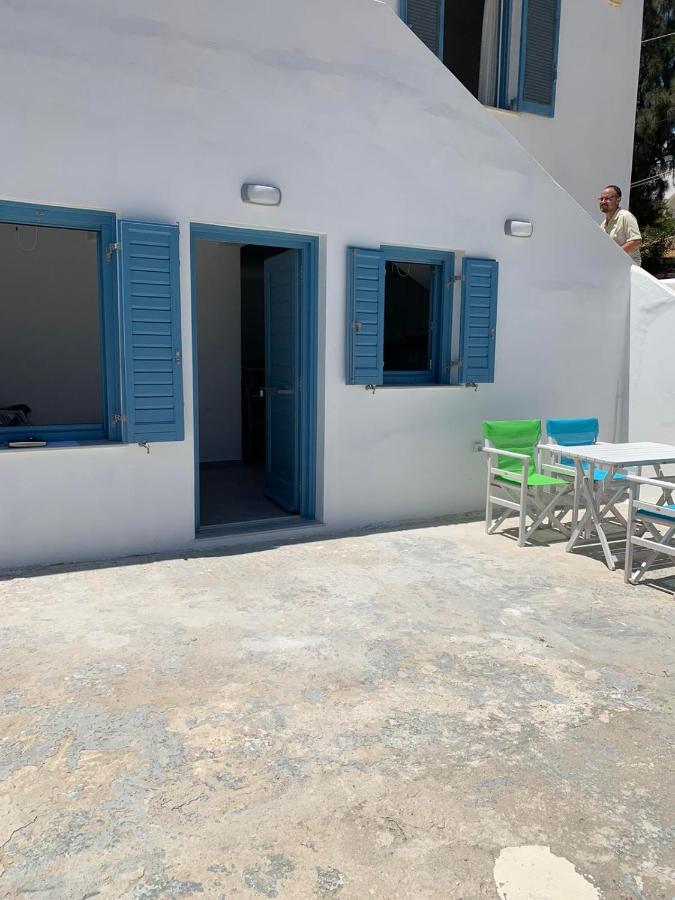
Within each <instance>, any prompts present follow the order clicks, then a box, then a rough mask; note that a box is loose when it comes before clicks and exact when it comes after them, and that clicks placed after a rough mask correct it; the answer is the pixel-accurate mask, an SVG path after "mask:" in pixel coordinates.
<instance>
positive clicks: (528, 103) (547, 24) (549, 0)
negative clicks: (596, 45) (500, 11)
mask: <svg viewBox="0 0 675 900" xmlns="http://www.w3.org/2000/svg"><path fill="white" fill-rule="evenodd" d="M559 30H560V0H523V17H522V26H521V34H520V74H519V78H518V109H520V110H523V111H524V112H530V113H536V114H537V115H540V116H553V114H554V110H555V86H556V77H557V68H558V33H559Z"/></svg>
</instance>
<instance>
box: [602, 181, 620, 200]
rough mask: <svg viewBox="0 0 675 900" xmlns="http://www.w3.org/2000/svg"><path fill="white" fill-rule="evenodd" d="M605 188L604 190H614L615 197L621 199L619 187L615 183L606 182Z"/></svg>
mask: <svg viewBox="0 0 675 900" xmlns="http://www.w3.org/2000/svg"><path fill="white" fill-rule="evenodd" d="M605 190H606V191H614V193H615V194H616V196H617V198H618V199H619V200H620V199H621V188H620V187H619V186H618V185H617V184H608V185H607V187H606V188H605Z"/></svg>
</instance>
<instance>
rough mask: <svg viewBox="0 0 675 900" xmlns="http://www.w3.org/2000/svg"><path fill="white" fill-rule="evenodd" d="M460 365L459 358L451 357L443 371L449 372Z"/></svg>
mask: <svg viewBox="0 0 675 900" xmlns="http://www.w3.org/2000/svg"><path fill="white" fill-rule="evenodd" d="M461 365H462V360H461V359H452V360H450V362H449V363H448V365H447V366H446V367H445V371H446V372H451V371H452V370H453V369H455V368H457V366H461Z"/></svg>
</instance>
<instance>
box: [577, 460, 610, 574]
mask: <svg viewBox="0 0 675 900" xmlns="http://www.w3.org/2000/svg"><path fill="white" fill-rule="evenodd" d="M575 462H576V461H575ZM576 465H577V467H578V468H577V472H578V470H579V469H581V475H582V478H581V485H582V488H581V489H582V493H583V496H584V498H585V500H586V512H585V513H584V516H583V518H582V519H581V521H580V522H579V524H578V525H577V527H576V528H575V529H574V531H573V532H572V536H571V537H570V539H569V541H568V543H567V547H566V549H567V551H568V552H569V551H570V550H572V548H573V547H574V545H575V544H576V542H577V540H578V539H579V535H580V534H581V533H582V531H586V533H588V532H589V531H590V526H591V521H592V522H593V524H594V525H595V531H596V534H597V535H598V539H599V541H600V545H601V546H602V552H603V553H604V556H605V562H606V563H607V568H609V569H610V570H612V571H613V570H614V569H615V568H616V560H615V559H614V557H613V555H612V551H611V549H610V546H609V541H608V540H607V535H606V534H605V530H604V528H603V527H602V519H601V517H600V513H599V510H598V507H597V504H596V502H595V500H596V498H595V492H594V490H593V480H592V479H593V471H594V466H593V465H591V466H589V469H588V474H586V473H585V472H584V471H583V469H582V468H581V464H580V463H578V462H577V463H576Z"/></svg>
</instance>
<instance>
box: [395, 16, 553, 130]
mask: <svg viewBox="0 0 675 900" xmlns="http://www.w3.org/2000/svg"><path fill="white" fill-rule="evenodd" d="M401 15H402V17H403V18H404V19H405V21H406V22H407V24H408V25H409V26H410V28H411V29H412V30H413V31H414V32H415V34H417V36H418V37H419V38H420V40H422V41H423V42H424V43H425V44H426V45H427V46H428V47H429V49H430V50H431V51H432V52H433V53H435V54H436V55H437V56H438V57H439V58H440V59H442V60H443V62H444V64H445V65H446V66H447V67H448V69H450V71H451V72H452V73H453V74H454V75H455V76H456V77H457V78H458V79H459V80H460V81H461V82H462V84H463V85H464V86H465V87H466V88H467V89H468V90H469V91H471V93H472V94H473V95H474V96H475V97H477V98H478V99H479V100H480V101H481V103H484V104H486V105H488V106H497V107H501V108H502V109H514V110H521V111H524V112H531V113H536V114H538V115H544V116H552V115H553V113H554V106H555V84H556V69H557V55H558V27H559V19H560V0H402V10H401Z"/></svg>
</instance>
